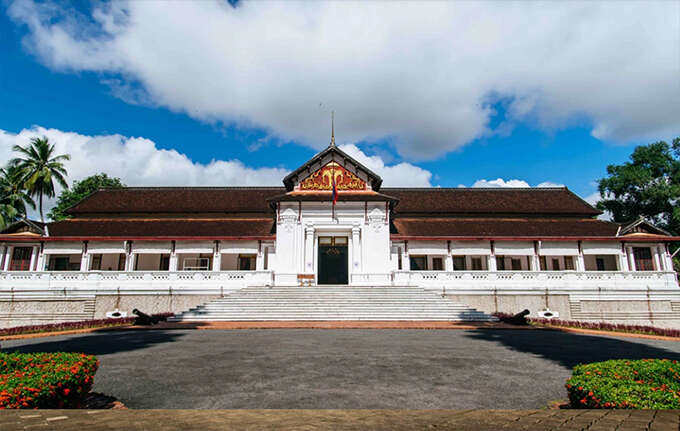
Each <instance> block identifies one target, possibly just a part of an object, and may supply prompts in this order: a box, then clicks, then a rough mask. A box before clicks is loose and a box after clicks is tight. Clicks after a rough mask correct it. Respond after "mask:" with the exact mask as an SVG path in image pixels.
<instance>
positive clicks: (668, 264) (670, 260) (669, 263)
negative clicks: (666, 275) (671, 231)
mask: <svg viewBox="0 0 680 431" xmlns="http://www.w3.org/2000/svg"><path fill="white" fill-rule="evenodd" d="M663 250H664V253H663V256H664V261H665V262H666V264H665V265H664V266H665V268H666V271H669V272H671V271H674V268H673V258H672V257H671V253H670V251H669V250H668V245H666V246H665V247H664V248H663Z"/></svg>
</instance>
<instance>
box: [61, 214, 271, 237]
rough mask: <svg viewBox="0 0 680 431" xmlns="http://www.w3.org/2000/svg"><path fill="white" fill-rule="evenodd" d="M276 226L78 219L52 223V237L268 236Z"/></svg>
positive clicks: (225, 221)
mask: <svg viewBox="0 0 680 431" xmlns="http://www.w3.org/2000/svg"><path fill="white" fill-rule="evenodd" d="M273 229H274V219H273V218H258V219H109V220H107V219H78V220H64V221H59V222H55V223H51V224H50V225H49V233H50V236H53V237H55V236H56V237H64V236H68V237H90V236H95V237H125V238H138V237H194V236H195V237H242V236H243V237H265V236H270V235H272V233H273Z"/></svg>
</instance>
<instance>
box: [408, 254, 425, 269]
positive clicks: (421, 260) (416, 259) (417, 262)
mask: <svg viewBox="0 0 680 431" xmlns="http://www.w3.org/2000/svg"><path fill="white" fill-rule="evenodd" d="M410 261H411V271H427V256H411V259H410Z"/></svg>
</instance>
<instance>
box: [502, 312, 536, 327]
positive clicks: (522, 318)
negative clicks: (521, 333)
mask: <svg viewBox="0 0 680 431" xmlns="http://www.w3.org/2000/svg"><path fill="white" fill-rule="evenodd" d="M528 315H529V310H524V311H520V312H519V313H517V314H515V315H514V316H510V317H502V318H501V322H503V323H508V324H510V325H528V324H529V322H528V321H527V316H528Z"/></svg>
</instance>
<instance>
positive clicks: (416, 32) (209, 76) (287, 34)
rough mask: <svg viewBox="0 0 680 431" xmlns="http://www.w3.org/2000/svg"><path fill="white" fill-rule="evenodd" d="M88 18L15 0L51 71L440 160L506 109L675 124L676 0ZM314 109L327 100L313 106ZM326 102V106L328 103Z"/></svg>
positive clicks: (528, 114)
mask: <svg viewBox="0 0 680 431" xmlns="http://www.w3.org/2000/svg"><path fill="white" fill-rule="evenodd" d="M93 10H94V12H93V13H92V15H91V16H83V15H78V14H77V13H76V12H74V11H72V10H68V11H64V10H61V9H60V7H59V6H55V5H54V4H52V3H50V2H49V1H48V2H44V3H40V4H39V5H36V4H34V3H33V2H32V1H30V0H17V1H15V2H14V3H12V4H11V5H10V7H9V8H8V13H9V15H10V16H11V17H12V19H13V20H14V21H15V22H17V23H23V24H25V25H27V27H28V29H29V33H28V36H27V38H26V40H25V46H26V47H27V48H28V49H30V50H31V51H32V52H34V53H35V55H36V56H37V57H38V58H39V59H40V60H41V61H42V62H43V63H45V64H47V65H48V66H49V67H51V68H53V69H55V70H61V71H66V72H80V71H94V72H101V73H103V75H104V77H103V78H102V79H103V80H106V81H107V82H108V83H109V84H110V85H111V86H112V89H113V94H115V95H117V96H118V97H120V98H122V99H123V100H126V101H128V102H132V103H145V104H151V105H158V106H163V107H168V108H170V109H172V110H175V111H180V112H185V113H187V114H188V115H190V116H192V117H194V118H197V119H200V120H202V121H207V122H228V123H231V122H233V123H237V124H239V125H241V126H259V127H263V128H265V129H267V130H269V131H270V132H271V134H272V135H275V136H277V137H278V138H281V139H282V140H284V141H287V140H300V141H301V142H304V143H306V144H308V145H311V146H313V147H316V148H321V147H323V146H324V145H325V143H326V142H327V136H328V109H335V110H336V131H337V134H336V135H337V136H338V138H339V140H341V141H342V142H346V143H347V142H358V141H360V140H372V139H378V138H383V137H393V138H395V144H396V146H397V148H398V150H399V151H400V153H401V154H402V155H404V156H407V157H410V158H414V159H418V158H421V159H425V158H431V157H436V156H437V155H440V154H442V153H444V152H447V151H450V150H452V149H455V148H458V147H460V146H461V145H463V144H465V143H466V142H469V141H470V140H472V139H474V138H476V137H479V136H482V135H484V134H487V133H490V131H489V130H488V126H487V125H488V122H489V116H490V115H491V113H492V112H491V109H490V108H489V107H488V105H487V104H486V102H488V100H489V98H490V97H500V98H503V99H505V100H510V101H511V102H510V105H509V108H508V116H507V117H508V118H507V119H508V121H509V123H510V124H508V123H507V122H506V123H505V124H503V125H502V126H501V127H500V128H499V129H501V130H504V131H506V132H507V130H508V127H511V124H512V123H513V122H515V121H518V120H530V121H532V122H533V123H535V124H536V125H537V126H538V127H543V128H555V127H563V126H565V125H567V124H568V123H569V122H570V121H572V120H574V119H580V120H583V119H584V118H585V119H587V121H588V122H589V123H590V124H592V134H593V135H594V136H596V137H598V138H601V139H611V140H622V141H629V140H639V139H652V138H654V139H656V138H659V137H667V136H671V135H672V133H673V132H677V130H678V127H679V126H680V105H678V104H677V100H679V99H680V81H678V79H677V77H678V76H680V60H679V58H678V56H677V55H674V54H673V53H676V54H677V52H678V47H679V46H680V23H679V21H678V19H677V17H678V14H679V13H680V3H678V2H668V1H659V2H625V1H624V2H616V1H610V2H598V3H594V2H520V3H512V2H493V1H492V2H412V3H409V2H399V3H393V2H308V1H301V2H294V1H286V2H280V3H274V2H258V1H242V2H239V5H238V7H236V8H232V7H231V6H229V5H228V3H227V2H224V1H201V2H143V1H130V2H123V1H119V2H111V3H104V4H99V5H97V6H95V7H94V8H93ZM321 107H323V109H321ZM326 107H328V108H326Z"/></svg>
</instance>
